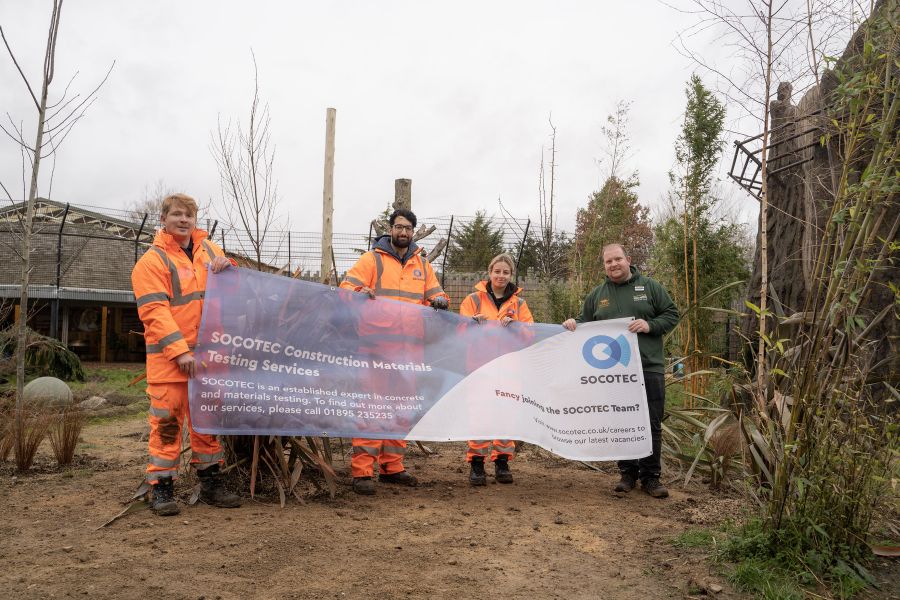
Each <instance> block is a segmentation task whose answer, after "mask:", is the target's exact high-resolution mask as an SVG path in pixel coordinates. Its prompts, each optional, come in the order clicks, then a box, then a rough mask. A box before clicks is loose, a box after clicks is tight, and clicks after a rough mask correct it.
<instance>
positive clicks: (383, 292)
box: [375, 287, 422, 300]
mask: <svg viewBox="0 0 900 600" xmlns="http://www.w3.org/2000/svg"><path fill="white" fill-rule="evenodd" d="M375 294H376V295H378V296H396V297H398V298H411V299H412V300H421V299H422V295H421V294H417V293H416V292H407V291H404V290H397V289H393V288H383V287H376V288H375Z"/></svg>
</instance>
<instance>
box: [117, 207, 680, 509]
mask: <svg viewBox="0 0 900 600" xmlns="http://www.w3.org/2000/svg"><path fill="white" fill-rule="evenodd" d="M161 212H162V214H161V216H160V219H161V223H162V226H163V227H162V229H161V230H160V231H159V232H158V233H157V235H156V238H155V239H154V242H153V246H152V247H151V251H148V252H147V253H146V254H145V255H144V256H143V257H142V258H141V259H140V260H139V261H138V262H137V264H136V265H135V268H134V271H133V273H132V283H133V286H134V291H135V297H136V299H137V306H138V313H139V316H140V317H141V320H142V321H143V323H144V330H145V332H144V335H145V339H146V343H147V383H148V395H149V396H150V399H151V405H150V410H149V421H150V427H151V433H150V441H149V445H150V462H149V465H148V467H147V481H148V483H150V484H151V485H152V496H151V507H152V509H153V510H154V512H156V513H157V514H160V515H173V514H177V513H178V512H179V509H178V505H177V502H176V501H175V497H174V486H173V481H174V479H175V477H176V476H177V466H178V458H179V455H180V444H181V427H182V423H184V422H187V424H188V427H189V430H190V441H191V449H192V459H191V462H192V463H193V464H194V466H195V468H196V469H197V473H198V475H199V476H200V481H201V484H202V485H201V495H200V498H201V499H203V500H204V501H205V502H207V503H209V504H212V505H215V506H220V507H235V506H239V505H240V499H239V498H238V497H237V496H235V495H234V494H230V493H228V492H226V491H225V489H224V487H223V486H222V482H221V476H220V472H219V468H220V465H221V464H222V462H223V457H222V452H221V447H220V446H219V442H218V440H217V439H216V437H215V436H212V435H205V434H200V433H197V432H195V431H194V430H193V428H190V415H189V411H188V397H187V381H188V379H189V378H190V377H192V376H193V374H194V365H195V362H194V358H193V353H192V348H193V345H194V344H195V343H196V341H197V332H198V330H199V325H200V314H201V308H202V303H203V295H204V291H205V284H206V277H207V265H209V267H210V268H209V271H211V272H212V273H217V272H220V271H222V270H223V269H226V268H228V267H229V266H232V265H233V264H234V263H233V262H232V261H229V260H228V259H227V258H225V257H224V253H223V252H222V250H221V249H219V248H218V246H216V245H215V244H213V243H212V242H211V241H210V240H208V239H207V236H206V233H205V232H203V231H201V230H198V229H197V228H196V218H197V205H196V202H195V201H194V200H193V199H192V198H190V197H189V196H186V195H184V194H174V195H172V196H169V197H168V198H166V199H165V200H164V202H163V205H162V211H161ZM389 224H390V233H389V234H387V235H384V236H381V237H379V238H378V239H376V240H375V242H374V244H373V248H372V249H371V250H370V251H368V252H366V253H365V254H363V256H362V257H361V258H360V259H359V260H358V261H357V263H356V264H355V265H354V266H353V267H352V268H351V269H350V270H349V271H348V272H347V274H346V276H345V278H344V280H343V282H342V283H341V288H344V289H347V290H353V291H356V292H360V293H364V294H367V295H368V296H369V297H370V298H371V299H373V300H375V299H376V298H389V299H393V300H399V301H403V302H412V303H417V304H421V305H425V306H431V307H433V308H435V309H439V310H446V309H448V308H449V298H448V296H447V294H446V293H445V292H444V291H443V289H442V288H441V286H440V283H439V282H438V280H437V277H436V276H435V274H434V271H433V269H432V267H431V264H430V263H429V262H428V260H427V259H426V258H425V257H424V255H423V252H422V249H421V248H420V247H418V246H417V245H416V243H415V241H414V239H413V232H414V230H415V227H416V224H417V223H416V216H415V214H413V213H412V212H411V211H409V210H405V209H398V210H395V211H394V212H393V213H392V214H391V215H390V218H389ZM603 261H604V266H605V270H606V274H607V278H606V281H605V282H603V283H602V284H601V285H599V286H597V288H595V289H594V290H593V291H592V292H591V294H590V295H589V296H588V297H587V298H586V300H585V303H584V306H583V309H582V311H581V314H580V316H579V317H578V318H576V319H568V320H566V321H565V322H564V323H563V324H562V325H563V327H565V328H566V329H569V330H571V331H574V330H575V328H576V327H577V323H579V322H587V321H595V320H603V319H612V318H620V317H634V320H633V321H632V322H631V323H630V325H629V327H628V329H629V331H632V332H634V333H636V334H638V344H639V348H640V354H641V360H642V365H643V369H644V378H645V382H646V390H647V400H648V408H649V413H650V429H651V433H652V447H653V452H652V454H651V455H650V456H648V457H646V458H642V459H640V460H631V461H620V462H619V470H620V474H621V478H620V481H619V482H618V484H617V485H616V488H615V489H616V491H617V492H622V493H624V492H628V491H630V490H631V489H633V488H634V487H635V486H636V483H637V481H640V482H641V484H642V488H643V489H644V491H646V492H647V493H648V494H650V495H651V496H654V497H658V498H664V497H666V496H668V491H667V490H666V488H665V487H664V486H663V485H662V484H661V483H660V480H659V477H660V473H661V465H660V438H661V423H662V415H663V407H664V404H665V387H664V384H663V356H662V335H663V334H664V333H666V332H667V331H669V330H671V329H672V328H673V327H674V326H675V324H676V322H677V320H678V311H677V308H676V307H675V305H674V303H673V302H672V300H671V298H670V297H669V296H668V294H667V293H666V291H665V290H664V289H663V288H662V286H661V285H660V284H659V283H657V282H656V281H654V280H653V279H650V278H648V277H645V276H643V275H641V274H640V273H638V272H637V270H636V269H635V268H634V267H632V266H631V262H630V259H629V258H628V256H627V255H626V253H625V249H624V248H623V247H622V246H621V245H619V244H611V245H609V246H607V247H605V248H604V249H603ZM514 277H515V261H514V260H513V258H512V257H511V256H510V255H508V254H500V255H498V256H496V257H494V258H493V259H492V260H491V261H490V263H489V264H488V278H487V279H486V280H484V281H481V282H479V283H478V284H477V285H476V286H475V290H474V292H472V293H471V294H469V295H468V296H467V297H466V298H464V299H463V301H462V302H461V304H460V309H459V312H460V315H461V316H464V317H471V319H472V321H473V322H475V323H482V322H484V321H497V322H499V324H500V325H501V326H504V327H505V326H506V325H508V324H509V323H512V322H514V321H519V322H526V323H533V322H534V318H533V317H532V314H531V311H530V310H529V308H528V305H527V303H526V302H525V300H524V299H523V298H522V297H521V296H520V294H521V291H522V290H521V288H519V287H517V286H516V284H515V279H514ZM373 306H377V305H373ZM390 306H391V305H390V303H388V304H385V305H383V308H381V312H379V311H373V312H372V313H371V314H372V315H373V316H372V318H370V319H368V320H367V321H366V322H365V323H363V324H361V325H360V326H361V327H365V328H366V331H360V339H361V340H364V341H365V343H367V344H371V345H372V346H373V347H372V348H370V349H369V350H370V351H372V352H374V353H377V352H378V351H379V350H384V349H390V351H391V352H393V353H396V352H398V351H399V352H401V353H405V352H412V353H414V352H416V350H415V348H416V347H417V345H416V344H415V343H411V342H414V341H415V339H414V338H415V336H417V335H419V336H421V332H419V331H418V329H417V325H416V324H414V323H409V324H403V326H402V327H400V328H399V331H398V327H397V324H396V320H392V319H391V318H390V314H389V313H390ZM408 358H409V360H411V361H417V360H419V357H416V356H412V355H410V356H408ZM372 385H373V389H388V387H387V386H390V388H391V391H392V393H395V394H397V395H401V396H402V395H403V392H405V391H406V390H403V389H396V387H397V386H400V387H402V386H403V385H404V383H403V379H402V378H396V377H392V376H391V374H390V373H387V374H385V380H384V381H373V382H372ZM468 446H469V448H468V452H467V454H466V460H467V462H468V463H469V465H470V473H469V481H470V483H471V484H472V485H475V486H482V485H485V484H486V483H487V474H486V472H485V462H486V460H490V461H491V462H492V463H493V464H494V476H495V480H496V481H497V482H498V483H504V484H508V483H512V482H513V476H512V472H511V471H510V467H509V461H510V460H512V459H513V457H514V456H515V452H516V446H515V442H514V441H512V440H490V441H488V440H473V441H470V442H469V443H468ZM405 451H406V441H405V440H402V439H371V438H353V451H352V458H351V475H352V477H353V490H354V491H355V492H356V493H358V494H363V495H371V494H374V493H375V492H376V487H375V478H374V477H375V464H376V463H377V464H378V481H379V482H381V483H394V484H399V485H405V486H411V487H412V486H416V485H417V484H418V481H417V479H416V478H415V477H414V476H413V475H411V474H410V473H408V472H407V471H406V469H405V468H404V465H403V457H404V454H405Z"/></svg>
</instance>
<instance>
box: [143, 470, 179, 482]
mask: <svg viewBox="0 0 900 600" xmlns="http://www.w3.org/2000/svg"><path fill="white" fill-rule="evenodd" d="M177 476H178V469H172V470H169V471H150V472H149V473H147V481H150V482H153V481H157V480H159V479H160V478H161V477H173V478H174V477H177Z"/></svg>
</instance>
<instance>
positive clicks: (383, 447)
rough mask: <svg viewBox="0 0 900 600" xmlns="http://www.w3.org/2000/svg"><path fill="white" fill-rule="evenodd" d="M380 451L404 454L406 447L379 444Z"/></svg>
mask: <svg viewBox="0 0 900 600" xmlns="http://www.w3.org/2000/svg"><path fill="white" fill-rule="evenodd" d="M381 453H382V454H406V448H404V447H402V446H388V445H387V444H381Z"/></svg>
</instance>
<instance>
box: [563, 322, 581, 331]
mask: <svg viewBox="0 0 900 600" xmlns="http://www.w3.org/2000/svg"><path fill="white" fill-rule="evenodd" d="M562 326H563V327H565V328H566V329H568V330H569V331H575V328H576V327H577V326H578V323H577V322H576V321H575V319H566V320H565V321H563V322H562Z"/></svg>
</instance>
